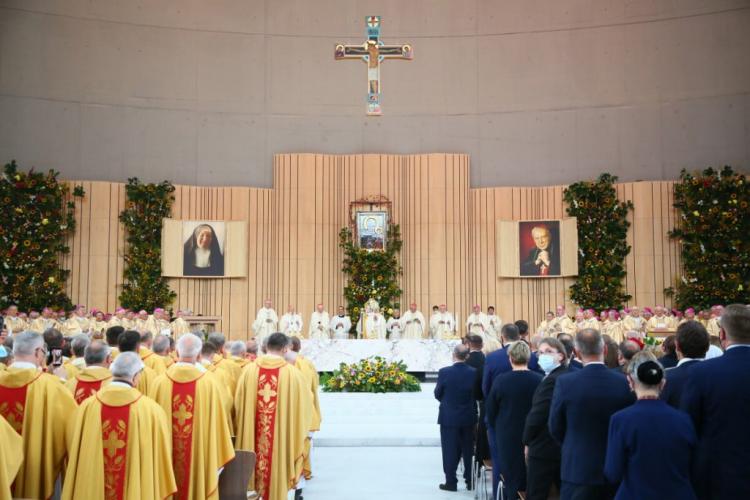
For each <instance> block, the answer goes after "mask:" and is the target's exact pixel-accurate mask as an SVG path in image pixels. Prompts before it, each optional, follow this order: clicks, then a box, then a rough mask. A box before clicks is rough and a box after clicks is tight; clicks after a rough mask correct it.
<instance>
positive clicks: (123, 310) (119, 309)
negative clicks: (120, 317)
mask: <svg viewBox="0 0 750 500" xmlns="http://www.w3.org/2000/svg"><path fill="white" fill-rule="evenodd" d="M124 312H126V311H125V309H123V308H122V307H118V308H117V309H116V310H115V313H124Z"/></svg>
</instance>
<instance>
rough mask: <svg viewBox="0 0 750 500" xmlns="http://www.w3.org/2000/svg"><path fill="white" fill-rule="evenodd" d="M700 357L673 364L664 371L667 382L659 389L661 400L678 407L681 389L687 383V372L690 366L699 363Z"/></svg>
mask: <svg viewBox="0 0 750 500" xmlns="http://www.w3.org/2000/svg"><path fill="white" fill-rule="evenodd" d="M700 361H701V360H700V359H691V360H688V361H685V362H684V363H682V364H681V365H680V366H675V367H674V368H670V369H669V370H666V371H665V372H664V376H665V378H666V380H667V383H666V384H665V385H664V389H663V390H662V391H661V395H660V398H661V400H662V401H664V402H665V403H667V404H668V405H669V406H671V407H672V408H678V409H679V407H680V398H681V397H682V391H683V390H684V388H685V384H686V383H687V379H688V374H689V373H690V368H691V367H692V366H693V365H695V364H696V363H699V362H700Z"/></svg>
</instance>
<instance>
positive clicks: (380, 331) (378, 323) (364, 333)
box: [357, 299, 386, 340]
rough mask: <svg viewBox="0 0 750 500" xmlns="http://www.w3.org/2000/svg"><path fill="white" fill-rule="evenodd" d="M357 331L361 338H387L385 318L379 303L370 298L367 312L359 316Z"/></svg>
mask: <svg viewBox="0 0 750 500" xmlns="http://www.w3.org/2000/svg"><path fill="white" fill-rule="evenodd" d="M357 333H358V334H359V338H361V339H382V340H385V338H386V330H385V318H384V317H383V315H382V314H380V307H379V306H378V303H377V302H376V301H375V300H373V299H370V300H369V301H367V304H366V305H365V314H364V315H363V316H362V317H360V318H359V322H358V323H357Z"/></svg>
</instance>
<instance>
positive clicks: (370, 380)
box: [367, 377, 375, 384]
mask: <svg viewBox="0 0 750 500" xmlns="http://www.w3.org/2000/svg"><path fill="white" fill-rule="evenodd" d="M367 381H368V382H369V383H371V384H374V383H375V377H370V378H368V379H367Z"/></svg>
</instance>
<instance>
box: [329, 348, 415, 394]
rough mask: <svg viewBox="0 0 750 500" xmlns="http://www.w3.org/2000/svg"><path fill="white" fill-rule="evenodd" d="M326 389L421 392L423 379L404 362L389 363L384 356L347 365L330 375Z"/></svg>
mask: <svg viewBox="0 0 750 500" xmlns="http://www.w3.org/2000/svg"><path fill="white" fill-rule="evenodd" d="M323 390H324V391H326V392H419V391H420V386H419V381H418V380H417V379H416V378H415V377H414V376H413V375H409V374H408V373H406V365H405V364H404V363H402V362H400V361H394V362H390V363H389V362H387V361H386V360H385V359H384V358H382V357H380V356H375V357H371V358H367V359H363V360H361V361H359V362H358V363H353V364H350V365H347V364H346V363H341V366H339V369H338V370H335V371H334V372H333V374H332V375H331V376H330V377H328V379H327V380H326V382H325V385H324V386H323Z"/></svg>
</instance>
